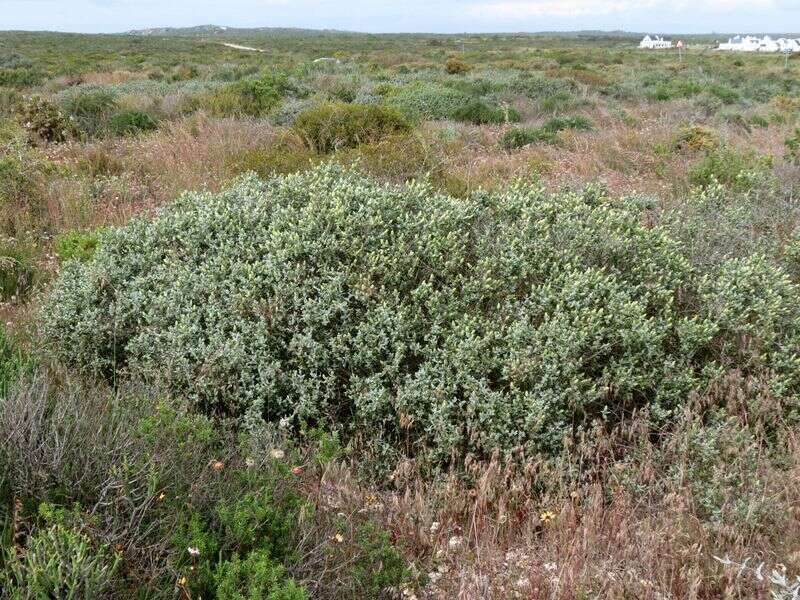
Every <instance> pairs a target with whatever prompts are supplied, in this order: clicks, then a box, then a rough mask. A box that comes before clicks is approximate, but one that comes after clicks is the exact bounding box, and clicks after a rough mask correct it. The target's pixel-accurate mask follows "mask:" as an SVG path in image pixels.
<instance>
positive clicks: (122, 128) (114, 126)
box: [108, 110, 158, 137]
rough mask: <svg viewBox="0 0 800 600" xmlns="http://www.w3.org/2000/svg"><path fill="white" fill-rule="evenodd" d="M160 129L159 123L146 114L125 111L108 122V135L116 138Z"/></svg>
mask: <svg viewBox="0 0 800 600" xmlns="http://www.w3.org/2000/svg"><path fill="white" fill-rule="evenodd" d="M157 128H158V122H157V121H156V120H155V119H154V118H153V117H151V116H150V115H149V114H147V113H146V112H142V111H140V110H125V111H122V112H119V113H117V114H115V115H114V116H113V117H111V119H110V120H109V121H108V133H110V134H111V135H114V136H120V137H121V136H132V135H138V134H140V133H146V132H148V131H154V130H155V129H157Z"/></svg>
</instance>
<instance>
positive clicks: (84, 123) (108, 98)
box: [63, 89, 117, 137]
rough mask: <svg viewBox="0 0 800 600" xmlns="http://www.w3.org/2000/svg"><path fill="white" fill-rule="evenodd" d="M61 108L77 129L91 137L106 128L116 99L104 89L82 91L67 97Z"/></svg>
mask: <svg viewBox="0 0 800 600" xmlns="http://www.w3.org/2000/svg"><path fill="white" fill-rule="evenodd" d="M63 107H64V110H65V111H66V112H67V113H68V114H69V115H70V116H71V117H72V118H73V119H74V120H75V123H76V124H77V127H78V129H79V130H80V131H81V132H83V133H84V134H86V135H88V136H90V137H91V136H96V135H99V134H100V133H102V131H103V130H104V129H105V128H106V126H107V125H108V120H109V119H110V118H111V116H112V115H113V114H114V112H115V110H116V108H117V98H116V95H115V94H114V93H113V92H111V91H109V90H106V89H89V90H82V91H79V92H77V93H75V94H72V95H70V96H68V97H67V98H66V99H65V100H64V104H63Z"/></svg>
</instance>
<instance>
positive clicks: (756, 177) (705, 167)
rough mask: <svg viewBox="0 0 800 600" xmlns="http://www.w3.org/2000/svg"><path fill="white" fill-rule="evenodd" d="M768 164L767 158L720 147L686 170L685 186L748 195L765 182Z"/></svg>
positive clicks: (745, 151) (769, 168)
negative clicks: (712, 187)
mask: <svg viewBox="0 0 800 600" xmlns="http://www.w3.org/2000/svg"><path fill="white" fill-rule="evenodd" d="M772 162H773V161H772V157H770V156H763V155H759V154H756V153H755V152H753V151H750V150H744V151H743V150H738V149H736V148H734V147H731V146H727V145H725V146H720V147H719V148H717V149H715V150H714V151H712V152H709V153H708V154H707V155H706V156H705V157H704V158H703V159H702V160H701V161H700V162H699V163H698V164H696V165H694V166H693V167H691V168H690V169H689V183H691V184H692V185H695V186H698V187H708V186H710V185H714V184H721V185H724V186H725V187H727V188H729V189H731V190H733V191H736V192H748V191H750V190H752V189H754V188H755V187H757V186H758V185H759V184H761V183H763V182H764V181H765V180H766V178H767V176H768V174H769V172H770V171H771V169H772Z"/></svg>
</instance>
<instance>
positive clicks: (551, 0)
mask: <svg viewBox="0 0 800 600" xmlns="http://www.w3.org/2000/svg"><path fill="white" fill-rule="evenodd" d="M207 23H213V24H216V25H228V26H234V27H260V26H271V27H308V28H315V29H323V28H329V29H347V30H355V31H371V32H397V31H419V32H447V33H450V32H465V31H469V32H494V31H496V32H501V31H552V30H579V29H604V30H612V29H624V30H627V31H650V32H654V33H662V32H664V33H706V32H712V31H715V32H741V33H761V32H776V33H781V32H785V33H790V32H791V33H795V32H798V31H800V0H0V30H4V29H31V30H39V29H47V30H58V31H81V32H116V31H126V30H129V29H139V28H146V27H162V26H177V27H183V26H190V25H201V24H207Z"/></svg>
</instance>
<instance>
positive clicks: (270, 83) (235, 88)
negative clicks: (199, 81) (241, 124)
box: [184, 74, 288, 117]
mask: <svg viewBox="0 0 800 600" xmlns="http://www.w3.org/2000/svg"><path fill="white" fill-rule="evenodd" d="M287 85H288V83H287V78H286V77H284V76H282V75H277V74H276V75H264V76H262V77H260V78H259V79H241V80H239V81H235V82H234V83H231V84H229V85H226V86H223V87H220V88H217V89H213V90H210V91H208V92H204V93H202V94H199V95H197V96H194V97H192V98H190V99H189V100H188V103H187V105H186V106H185V107H184V109H185V111H186V112H193V111H195V110H199V109H203V110H206V111H208V112H210V113H211V114H212V115H215V116H220V117H228V116H237V117H263V116H265V115H267V114H269V113H270V112H271V111H272V110H273V109H274V108H275V107H276V106H278V104H279V103H280V101H281V98H282V97H283V94H284V92H285V91H286V86H287Z"/></svg>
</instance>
